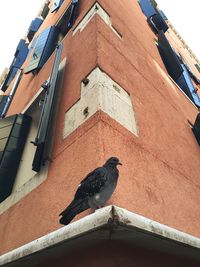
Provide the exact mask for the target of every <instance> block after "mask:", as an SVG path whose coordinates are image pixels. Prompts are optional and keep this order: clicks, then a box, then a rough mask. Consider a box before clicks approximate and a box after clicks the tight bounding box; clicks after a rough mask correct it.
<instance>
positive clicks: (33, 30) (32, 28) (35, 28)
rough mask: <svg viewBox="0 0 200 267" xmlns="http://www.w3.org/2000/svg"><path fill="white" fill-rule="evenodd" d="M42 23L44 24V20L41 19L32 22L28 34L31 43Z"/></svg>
mask: <svg viewBox="0 0 200 267" xmlns="http://www.w3.org/2000/svg"><path fill="white" fill-rule="evenodd" d="M42 22H43V20H42V19H40V18H35V19H34V20H33V21H32V22H31V25H30V26H29V29H28V34H27V38H28V40H29V42H30V41H31V40H32V39H33V36H34V34H35V33H36V32H37V31H38V29H39V28H40V26H41V24H42Z"/></svg>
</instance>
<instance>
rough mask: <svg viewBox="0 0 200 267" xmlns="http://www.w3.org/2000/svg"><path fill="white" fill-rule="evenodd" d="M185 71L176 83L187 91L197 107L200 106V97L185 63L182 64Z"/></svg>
mask: <svg viewBox="0 0 200 267" xmlns="http://www.w3.org/2000/svg"><path fill="white" fill-rule="evenodd" d="M181 66H182V69H183V73H182V74H181V76H180V77H179V78H178V79H177V80H176V83H177V84H178V85H179V86H180V88H181V89H182V90H183V91H184V92H185V94H186V95H187V96H188V97H189V98H190V99H191V100H192V102H194V104H195V105H196V106H197V107H200V98H199V96H198V94H197V92H196V90H195V88H194V85H193V83H192V81H191V78H190V75H189V73H188V70H187V68H186V66H185V65H184V64H181Z"/></svg>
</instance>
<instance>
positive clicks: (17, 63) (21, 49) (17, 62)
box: [1, 39, 28, 92]
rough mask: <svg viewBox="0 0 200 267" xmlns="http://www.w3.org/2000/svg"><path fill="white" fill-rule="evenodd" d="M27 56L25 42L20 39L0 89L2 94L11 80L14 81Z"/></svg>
mask: <svg viewBox="0 0 200 267" xmlns="http://www.w3.org/2000/svg"><path fill="white" fill-rule="evenodd" d="M27 55H28V44H27V43H26V41H25V40H23V39H21V40H20V42H19V44H18V46H17V49H16V52H15V57H14V60H13V62H12V64H11V66H10V70H9V73H8V75H7V77H6V79H5V81H4V83H3V85H2V87H1V90H2V91H3V92H5V91H6V90H7V88H8V86H9V85H10V83H11V82H12V80H13V79H14V77H15V75H16V73H17V71H18V70H19V69H20V68H21V66H22V65H23V63H24V61H25V60H26V58H27Z"/></svg>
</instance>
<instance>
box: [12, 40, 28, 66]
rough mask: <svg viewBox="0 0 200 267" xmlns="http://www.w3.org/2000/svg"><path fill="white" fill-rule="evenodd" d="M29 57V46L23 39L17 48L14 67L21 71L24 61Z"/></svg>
mask: <svg viewBox="0 0 200 267" xmlns="http://www.w3.org/2000/svg"><path fill="white" fill-rule="evenodd" d="M27 55H28V44H27V43H26V41H25V40H23V39H22V40H20V42H19V44H18V46H17V49H16V52H15V58H14V60H13V63H12V66H14V67H16V68H18V69H20V68H21V66H22V65H23V63H24V61H25V60H26V58H27Z"/></svg>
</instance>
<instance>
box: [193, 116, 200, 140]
mask: <svg viewBox="0 0 200 267" xmlns="http://www.w3.org/2000/svg"><path fill="white" fill-rule="evenodd" d="M192 131H193V133H194V135H195V137H196V139H197V142H198V144H199V145H200V113H199V114H198V115H197V117H196V120H195V123H194V125H193V128H192Z"/></svg>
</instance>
